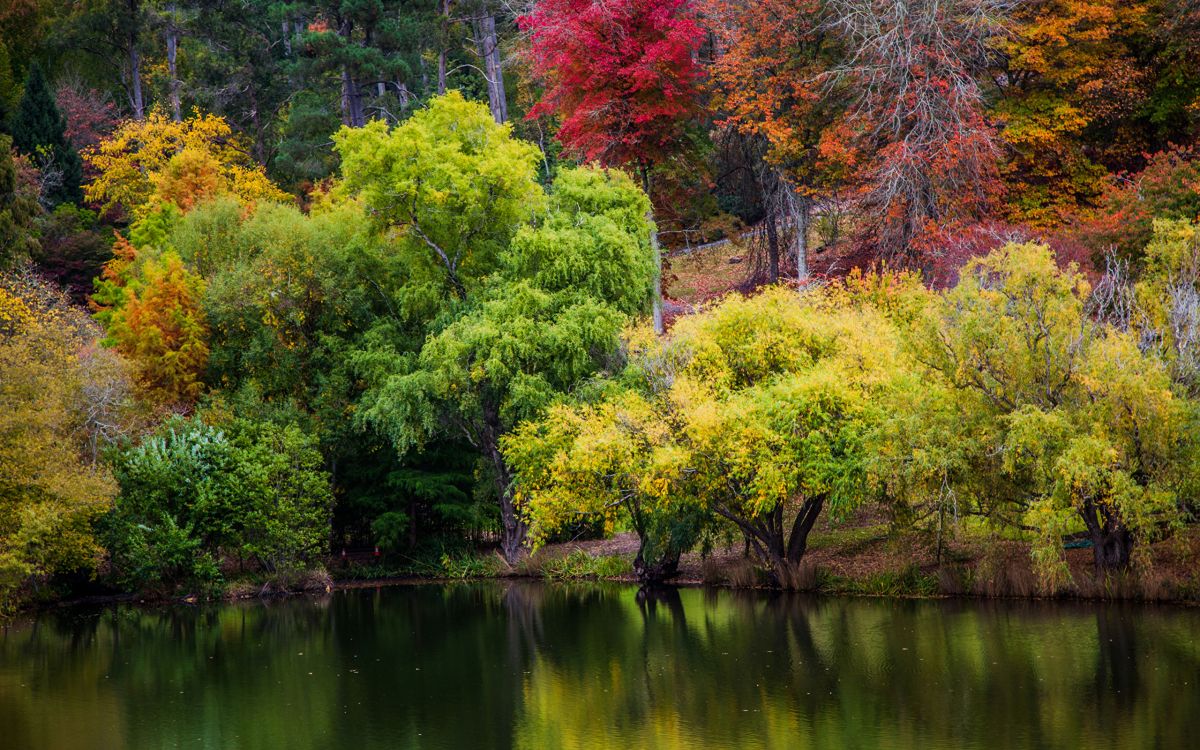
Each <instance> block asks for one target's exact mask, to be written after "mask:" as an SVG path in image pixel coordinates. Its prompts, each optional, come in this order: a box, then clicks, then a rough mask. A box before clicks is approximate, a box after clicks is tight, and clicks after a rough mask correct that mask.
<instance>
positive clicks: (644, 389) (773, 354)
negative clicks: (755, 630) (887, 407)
mask: <svg viewBox="0 0 1200 750" xmlns="http://www.w3.org/2000/svg"><path fill="white" fill-rule="evenodd" d="M628 346H629V350H630V361H629V365H628V367H627V368H626V370H625V372H624V373H623V374H622V376H621V378H620V379H619V381H617V382H614V383H612V384H610V386H609V388H606V389H601V396H600V398H599V399H598V401H597V402H596V403H595V404H592V405H587V404H585V405H582V406H578V407H575V411H573V412H572V411H569V410H567V411H564V408H565V407H559V408H558V409H556V410H554V411H552V412H551V413H550V414H549V415H548V416H547V417H546V418H545V419H544V421H543V423H542V424H541V425H531V426H527V427H525V428H523V429H522V431H521V432H520V433H518V434H517V435H516V436H514V437H513V438H511V439H510V440H509V441H508V442H507V444H506V448H507V450H508V451H509V452H510V453H511V455H512V456H513V457H514V460H516V461H517V462H518V464H519V465H520V466H521V468H522V477H521V480H520V484H519V486H520V487H521V489H522V492H523V494H524V495H525V496H527V498H528V503H529V506H530V508H531V515H532V517H533V518H534V519H535V520H536V521H538V522H539V523H543V524H547V525H549V526H550V527H553V526H554V525H556V524H559V523H561V522H563V521H564V520H566V519H569V518H570V517H571V514H572V513H575V514H578V513H580V512H584V513H594V512H605V513H606V514H608V515H609V517H610V518H612V517H615V516H616V515H621V514H623V515H625V516H626V517H628V518H629V519H630V520H631V521H632V524H633V526H634V527H635V528H636V529H638V531H639V533H643V534H646V533H649V534H650V536H648V537H644V538H643V540H642V550H641V553H640V555H639V558H640V561H641V563H642V565H641V566H640V569H639V573H640V574H641V575H642V576H643V578H644V579H647V580H650V579H653V578H654V577H656V576H664V575H670V574H671V573H672V572H673V570H674V568H675V564H676V563H677V561H678V556H679V554H680V553H681V552H682V551H686V548H687V546H690V545H689V544H686V542H687V538H688V537H687V536H686V533H687V532H689V531H690V532H691V533H692V534H693V536H692V537H691V538H692V540H694V539H695V536H694V534H695V533H698V529H697V528H696V523H697V522H696V521H695V520H693V519H694V518H695V517H696V516H697V514H698V516H699V518H700V519H703V521H705V522H707V521H712V520H721V521H724V522H727V523H729V524H732V525H733V527H734V528H736V530H737V531H738V532H739V533H741V534H742V535H743V536H744V537H745V539H746V542H747V544H748V545H749V547H750V548H751V549H752V550H753V551H754V553H755V555H756V556H757V557H758V559H759V561H760V562H761V563H763V564H764V565H765V566H767V567H768V569H769V570H770V572H771V575H772V576H773V577H774V578H775V579H776V581H777V582H778V583H779V584H781V585H784V586H788V585H792V584H793V583H794V582H795V580H796V578H795V573H796V569H797V566H798V564H799V563H800V562H801V560H802V558H803V556H804V554H805V552H806V550H807V543H808V535H809V533H810V532H811V531H812V528H813V526H814V524H815V523H816V521H817V519H818V518H820V516H821V515H822V513H824V512H828V511H832V512H835V513H838V512H842V511H845V510H847V509H849V508H850V507H852V506H854V505H855V504H856V503H857V502H859V500H860V499H861V497H862V495H863V491H864V488H865V487H866V482H865V479H866V477H865V472H864V469H863V466H864V454H863V447H862V446H863V438H864V435H865V433H866V432H867V431H868V430H869V429H871V427H872V425H873V424H874V423H875V422H876V420H877V418H878V410H877V407H876V404H877V403H879V402H880V400H881V399H882V398H883V396H884V395H885V394H886V393H887V391H888V390H889V388H890V386H891V383H892V381H893V380H894V377H895V372H896V368H897V363H899V362H901V361H902V359H901V357H900V356H899V353H898V352H897V349H896V337H895V335H894V330H893V328H892V327H891V325H890V324H889V323H888V322H887V320H886V319H885V318H884V317H883V316H882V315H881V314H879V313H877V312H875V311H873V310H870V309H849V308H840V307H834V306H833V305H832V304H831V299H830V298H829V297H827V296H826V295H825V293H823V292H810V293H808V294H806V295H804V296H803V297H802V298H801V299H800V300H797V299H796V296H795V294H794V293H793V292H790V291H788V290H786V289H784V288H782V287H775V288H772V289H770V290H768V291H767V292H765V293H763V294H761V295H759V296H757V297H755V298H752V299H742V298H739V297H733V298H730V299H728V300H726V301H725V302H723V303H721V304H720V305H718V306H717V307H715V308H713V309H711V310H708V311H705V312H703V313H700V314H697V315H694V316H690V317H688V318H685V319H683V320H681V321H679V322H677V323H676V325H675V327H674V329H673V330H672V332H671V334H670V335H669V336H668V337H666V338H665V339H658V338H657V337H655V336H654V335H653V333H652V332H651V331H649V330H642V331H640V332H639V333H637V334H635V335H633V336H632V337H631V339H630V340H629V343H628ZM651 551H653V552H654V553H655V555H654V557H653V559H651V554H650V553H651Z"/></svg>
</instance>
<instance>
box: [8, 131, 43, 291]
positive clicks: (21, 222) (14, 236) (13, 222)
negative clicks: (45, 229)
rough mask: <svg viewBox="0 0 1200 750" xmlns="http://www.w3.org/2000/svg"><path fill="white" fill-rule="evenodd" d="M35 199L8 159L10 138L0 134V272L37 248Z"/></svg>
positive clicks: (10, 149) (10, 159)
mask: <svg viewBox="0 0 1200 750" xmlns="http://www.w3.org/2000/svg"><path fill="white" fill-rule="evenodd" d="M37 212H38V205H37V200H36V199H35V198H34V197H33V196H31V195H29V191H27V190H23V189H22V185H21V180H20V176H19V175H18V174H17V165H16V164H15V163H14V161H13V157H12V139H11V138H9V137H8V136H6V135H0V270H3V269H5V268H10V267H12V266H13V265H15V264H17V263H18V262H20V261H21V260H24V259H27V258H29V256H30V254H31V253H32V252H33V251H34V250H36V249H37V246H38V241H37V233H36V228H35V226H34V224H35V221H36V218H37Z"/></svg>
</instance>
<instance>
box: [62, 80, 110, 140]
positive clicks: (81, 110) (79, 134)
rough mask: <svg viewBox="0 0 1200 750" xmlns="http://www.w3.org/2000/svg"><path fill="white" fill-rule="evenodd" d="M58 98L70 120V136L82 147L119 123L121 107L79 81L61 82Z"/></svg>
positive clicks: (68, 131) (68, 134)
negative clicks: (117, 106)
mask: <svg viewBox="0 0 1200 750" xmlns="http://www.w3.org/2000/svg"><path fill="white" fill-rule="evenodd" d="M54 99H55V102H56V103H57V104H58V109H59V111H60V112H62V114H63V117H64V118H65V119H66V121H67V133H66V134H67V140H68V141H70V142H71V145H72V146H74V147H75V150H77V151H82V150H83V149H85V148H87V147H88V146H95V145H96V144H97V143H99V142H100V140H101V139H102V138H104V137H105V136H107V135H109V134H110V133H112V132H113V130H115V129H116V127H117V108H116V107H115V106H113V103H112V102H111V101H109V100H108V98H107V97H105V96H103V95H102V94H100V93H98V92H96V91H94V90H92V89H89V88H85V87H84V86H83V85H82V84H80V83H78V82H65V83H60V84H59V86H58V90H57V91H55V92H54Z"/></svg>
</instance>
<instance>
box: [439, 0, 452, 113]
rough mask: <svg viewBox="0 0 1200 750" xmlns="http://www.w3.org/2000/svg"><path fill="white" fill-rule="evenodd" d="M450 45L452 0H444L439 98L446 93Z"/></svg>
mask: <svg viewBox="0 0 1200 750" xmlns="http://www.w3.org/2000/svg"><path fill="white" fill-rule="evenodd" d="M449 43H450V0H442V33H441V39H439V40H438V70H437V92H438V96H441V95H442V94H444V93H446V76H447V75H448V74H447V72H446V45H448V44H449Z"/></svg>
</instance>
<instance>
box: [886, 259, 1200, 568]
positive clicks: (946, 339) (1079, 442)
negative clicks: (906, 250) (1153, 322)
mask: <svg viewBox="0 0 1200 750" xmlns="http://www.w3.org/2000/svg"><path fill="white" fill-rule="evenodd" d="M1088 293H1089V285H1088V283H1087V281H1086V280H1085V279H1084V278H1083V276H1082V275H1081V274H1080V273H1079V270H1078V268H1076V267H1068V268H1067V269H1065V270H1063V269H1059V268H1058V266H1057V265H1056V263H1055V261H1054V258H1053V257H1052V255H1051V254H1050V252H1049V249H1048V248H1047V247H1045V246H1044V245H1035V244H1023V245H1008V246H1006V247H1003V248H1001V249H999V250H997V251H995V252H993V253H991V254H989V255H987V256H985V257H983V258H978V259H975V260H972V261H971V262H970V263H968V264H967V266H966V267H965V268H964V269H963V274H962V280H961V281H960V282H959V283H958V285H957V286H956V287H955V288H954V289H953V290H950V291H948V292H947V293H946V294H945V295H944V296H943V297H942V298H941V299H939V300H937V303H936V304H934V305H931V306H930V307H929V308H928V310H927V314H926V317H924V318H923V319H922V320H921V321H920V322H919V323H918V324H917V329H916V333H915V335H914V336H913V347H914V349H915V351H916V353H917V358H918V360H919V361H921V362H922V363H924V364H925V365H926V366H927V367H928V368H929V372H930V375H933V376H936V377H937V378H939V379H943V380H942V382H943V383H945V384H946V385H948V386H949V388H950V390H949V391H948V399H949V402H948V404H947V405H946V408H948V409H949V411H950V414H951V415H952V416H951V417H950V419H951V420H952V422H953V423H955V424H956V425H957V427H956V428H955V434H956V436H957V437H956V439H955V440H956V443H957V445H956V449H957V450H959V451H960V452H962V454H963V455H964V457H965V463H966V465H967V466H969V467H970V475H968V474H965V473H961V474H959V475H958V476H957V478H954V479H953V480H951V481H953V484H952V485H951V486H952V487H954V488H955V489H956V491H957V492H958V493H959V497H960V500H961V501H963V502H966V501H967V500H968V499H970V500H973V501H975V502H978V503H979V504H980V506H981V507H983V508H985V509H986V512H987V513H988V515H989V516H990V517H991V518H992V519H993V521H994V522H1000V523H1003V524H1023V525H1025V526H1026V527H1028V528H1032V529H1034V530H1035V535H1036V539H1035V544H1034V547H1033V555H1034V563H1035V568H1036V570H1037V571H1038V573H1039V575H1040V576H1041V578H1042V582H1043V586H1044V587H1045V588H1046V589H1047V590H1048V591H1055V590H1057V589H1058V588H1060V587H1062V586H1064V585H1066V584H1067V583H1068V582H1069V579H1070V575H1069V572H1068V571H1067V569H1066V565H1065V562H1064V561H1063V556H1062V542H1061V539H1062V537H1063V536H1064V535H1065V534H1067V533H1070V532H1073V531H1083V532H1085V533H1086V534H1087V536H1088V537H1089V538H1090V539H1091V541H1092V544H1093V550H1092V551H1093V557H1094V561H1095V568H1096V571H1097V573H1099V574H1106V573H1109V572H1112V571H1116V570H1123V569H1125V568H1127V567H1128V566H1129V565H1130V564H1131V563H1132V562H1134V561H1136V559H1137V556H1138V555H1139V554H1140V552H1139V550H1140V549H1142V547H1141V545H1143V544H1145V543H1146V542H1148V541H1151V540H1153V539H1155V538H1156V537H1158V536H1159V535H1161V534H1162V533H1163V532H1164V531H1166V530H1168V529H1169V528H1170V523H1171V522H1172V521H1173V519H1174V518H1175V513H1176V510H1177V497H1178V496H1177V494H1176V493H1177V492H1178V490H1179V487H1180V485H1179V484H1178V481H1179V470H1180V469H1182V468H1183V467H1184V466H1185V465H1186V461H1185V458H1184V457H1185V456H1186V455H1187V453H1186V450H1187V446H1188V443H1189V442H1190V440H1188V439H1186V438H1185V435H1184V433H1183V430H1184V429H1185V425H1186V411H1185V405H1184V404H1183V403H1182V402H1181V400H1180V399H1179V398H1178V397H1177V396H1176V395H1175V394H1174V392H1173V390H1172V387H1171V380H1170V377H1169V373H1168V369H1167V367H1166V364H1165V363H1164V362H1163V360H1162V359H1160V358H1159V357H1157V356H1155V355H1153V354H1150V353H1146V352H1142V351H1140V350H1139V348H1138V346H1137V338H1136V337H1135V335H1134V334H1133V333H1132V332H1130V331H1127V330H1121V328H1119V327H1116V326H1107V325H1103V324H1102V323H1098V322H1097V321H1096V320H1095V319H1093V318H1092V317H1091V316H1090V315H1089V314H1088V311H1087V309H1086V305H1087V304H1088ZM928 392H929V393H930V394H932V395H934V396H936V394H938V393H939V392H941V389H940V388H937V387H934V388H929V389H928ZM901 418H903V417H901ZM940 423H941V421H940V420H927V421H925V422H924V424H926V425H928V426H930V427H934V426H936V425H938V424H940ZM922 431H923V430H922V429H918V430H915V431H910V432H909V435H910V437H912V436H918V435H920V434H921V432H922ZM904 452H907V453H909V455H918V453H917V452H913V451H912V449H911V447H910V448H908V449H906V450H905V451H904ZM985 476H987V477H989V478H987V479H984V481H982V482H981V481H980V480H981V479H983V478H984V477H985ZM1143 560H1144V558H1143Z"/></svg>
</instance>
